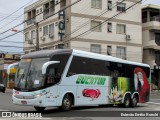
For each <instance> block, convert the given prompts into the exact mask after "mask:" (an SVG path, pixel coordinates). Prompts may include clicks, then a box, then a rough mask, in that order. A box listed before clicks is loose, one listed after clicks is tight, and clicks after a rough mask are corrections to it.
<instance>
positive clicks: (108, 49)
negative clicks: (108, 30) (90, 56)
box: [107, 46, 112, 55]
mask: <svg viewBox="0 0 160 120" xmlns="http://www.w3.org/2000/svg"><path fill="white" fill-rule="evenodd" d="M107 55H112V46H107Z"/></svg>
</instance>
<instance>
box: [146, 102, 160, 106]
mask: <svg viewBox="0 0 160 120" xmlns="http://www.w3.org/2000/svg"><path fill="white" fill-rule="evenodd" d="M147 103H148V104H154V105H160V103H155V102H147Z"/></svg>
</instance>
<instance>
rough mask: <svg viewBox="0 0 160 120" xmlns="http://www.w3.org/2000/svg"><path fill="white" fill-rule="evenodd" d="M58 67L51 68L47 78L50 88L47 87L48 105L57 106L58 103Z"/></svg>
mask: <svg viewBox="0 0 160 120" xmlns="http://www.w3.org/2000/svg"><path fill="white" fill-rule="evenodd" d="M58 79H59V78H57V68H55V67H52V68H49V71H48V75H47V78H46V82H47V83H46V84H47V86H48V88H47V89H46V90H47V91H46V105H47V106H56V105H57V97H58V95H57V85H56V84H57V82H58V81H59V80H58Z"/></svg>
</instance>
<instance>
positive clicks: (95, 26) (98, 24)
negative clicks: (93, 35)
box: [91, 20, 102, 32]
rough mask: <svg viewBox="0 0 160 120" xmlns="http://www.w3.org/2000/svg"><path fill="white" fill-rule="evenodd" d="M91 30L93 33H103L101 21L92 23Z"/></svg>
mask: <svg viewBox="0 0 160 120" xmlns="http://www.w3.org/2000/svg"><path fill="white" fill-rule="evenodd" d="M92 28H93V29H92ZM91 29H92V31H96V32H101V31H102V25H101V22H100V21H93V20H92V21H91Z"/></svg>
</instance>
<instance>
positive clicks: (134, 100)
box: [131, 95, 138, 107]
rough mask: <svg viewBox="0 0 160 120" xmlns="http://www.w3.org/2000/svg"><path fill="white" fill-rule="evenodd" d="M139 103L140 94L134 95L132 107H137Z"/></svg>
mask: <svg viewBox="0 0 160 120" xmlns="http://www.w3.org/2000/svg"><path fill="white" fill-rule="evenodd" d="M137 103H138V96H137V95H134V96H133V98H132V103H131V106H132V107H137Z"/></svg>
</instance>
